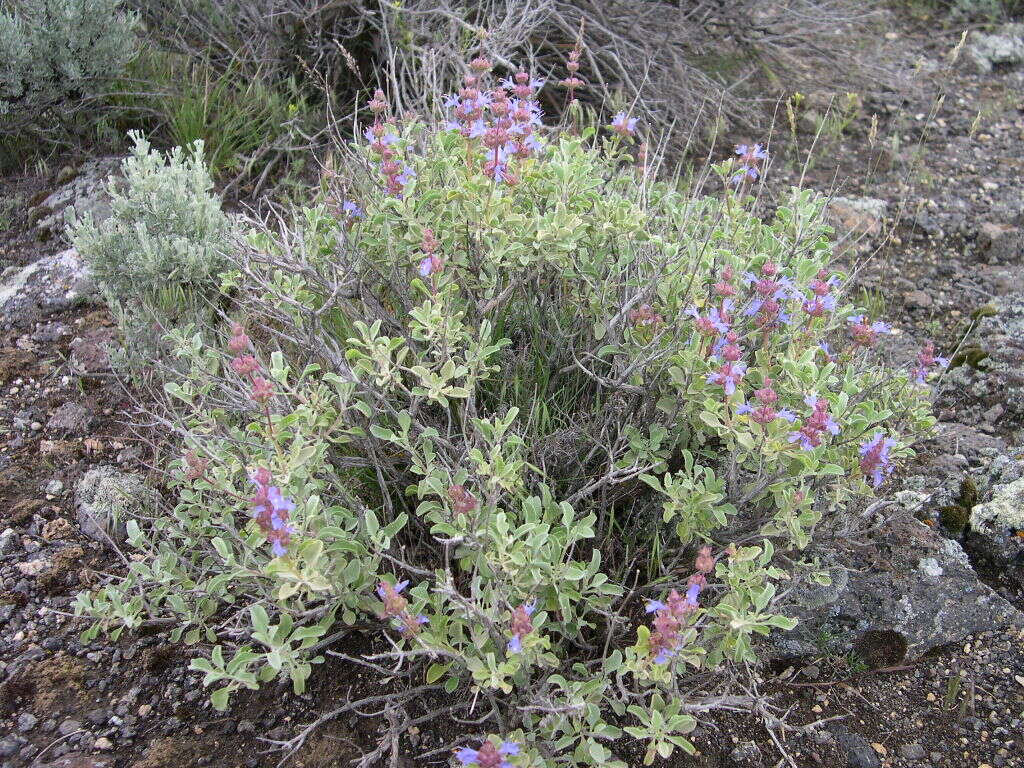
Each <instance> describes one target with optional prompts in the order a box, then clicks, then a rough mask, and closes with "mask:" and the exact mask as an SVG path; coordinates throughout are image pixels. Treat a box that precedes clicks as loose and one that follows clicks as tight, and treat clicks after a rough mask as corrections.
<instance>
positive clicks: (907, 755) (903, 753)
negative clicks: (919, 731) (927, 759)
mask: <svg viewBox="0 0 1024 768" xmlns="http://www.w3.org/2000/svg"><path fill="white" fill-rule="evenodd" d="M899 751H900V757H902V758H903V759H904V760H923V759H924V755H925V751H924V747H922V746H921V745H920V744H904V745H902V746H901V747H900V750H899Z"/></svg>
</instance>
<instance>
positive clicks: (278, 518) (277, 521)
mask: <svg viewBox="0 0 1024 768" xmlns="http://www.w3.org/2000/svg"><path fill="white" fill-rule="evenodd" d="M249 479H250V480H251V481H252V483H253V484H254V485H255V486H256V495H255V496H253V497H252V499H250V501H251V503H252V516H253V517H255V518H256V524H257V525H259V527H260V530H261V531H263V535H264V536H266V537H267V541H269V542H270V549H271V551H272V552H273V553H274V556H275V557H284V556H285V555H286V554H288V545H289V544H290V543H291V537H292V534H293V533H295V528H294V527H293V526H291V525H290V524H289V522H288V520H289V518H290V517H291V513H292V512H294V511H295V502H294V501H292V500H291V499H289V498H286V497H285V496H282V495H281V489H280V488H278V487H277V486H276V485H271V484H270V483H271V477H270V470H268V469H265V468H263V467H261V468H259V469H255V470H253V471H252V472H250V473H249Z"/></svg>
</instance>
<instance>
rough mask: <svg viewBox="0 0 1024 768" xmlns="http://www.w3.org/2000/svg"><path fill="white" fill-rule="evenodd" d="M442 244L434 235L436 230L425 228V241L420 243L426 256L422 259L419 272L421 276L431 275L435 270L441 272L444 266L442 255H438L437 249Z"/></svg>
mask: <svg viewBox="0 0 1024 768" xmlns="http://www.w3.org/2000/svg"><path fill="white" fill-rule="evenodd" d="M440 245H441V244H440V243H439V242H438V241H437V238H436V237H434V230H432V229H427V230H424V232H423V242H422V243H420V248H421V249H422V250H423V253H425V254H426V256H424V257H423V259H422V260H421V261H420V266H419V272H420V276H421V277H430V276H431V275H433V274H434V273H435V272H440V271H441V267H442V266H444V264H443V262H442V261H441V257H440V256H438V255H437V249H438V248H439V247H440Z"/></svg>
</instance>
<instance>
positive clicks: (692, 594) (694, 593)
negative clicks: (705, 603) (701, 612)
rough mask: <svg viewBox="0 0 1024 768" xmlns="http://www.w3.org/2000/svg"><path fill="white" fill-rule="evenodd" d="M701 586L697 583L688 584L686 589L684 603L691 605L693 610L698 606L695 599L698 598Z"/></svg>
mask: <svg viewBox="0 0 1024 768" xmlns="http://www.w3.org/2000/svg"><path fill="white" fill-rule="evenodd" d="M702 586H703V585H702V584H701V583H700V582H699V581H692V582H690V586H689V587H687V588H686V602H687V604H689V605H692V606H693V607H694V608H696V607H697V605H699V603H698V602H697V598H698V597H700V590H701V587H702Z"/></svg>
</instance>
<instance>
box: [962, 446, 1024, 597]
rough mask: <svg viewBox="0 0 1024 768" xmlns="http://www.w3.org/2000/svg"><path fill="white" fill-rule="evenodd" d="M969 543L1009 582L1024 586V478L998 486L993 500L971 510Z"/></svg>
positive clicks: (993, 493) (992, 497) (995, 488)
mask: <svg viewBox="0 0 1024 768" xmlns="http://www.w3.org/2000/svg"><path fill="white" fill-rule="evenodd" d="M1008 466H1011V467H1012V466H1013V464H1010V465H1008ZM966 544H967V546H968V547H969V548H970V549H971V551H972V552H974V553H975V554H976V555H977V556H979V557H981V558H983V559H984V560H985V561H986V562H987V563H989V564H991V565H992V566H993V567H995V568H996V569H997V570H998V571H999V573H1000V575H1001V576H1002V577H1003V578H1005V579H1006V580H1007V581H1009V582H1010V583H1013V584H1015V585H1016V586H1018V587H1024V479H1016V480H1014V481H1013V482H1010V483H1006V484H1005V485H997V486H995V487H994V488H993V489H992V496H991V498H990V499H989V501H987V502H985V503H984V504H978V505H976V506H975V507H974V508H973V509H972V510H971V518H970V530H969V532H968V534H967V536H966Z"/></svg>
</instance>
